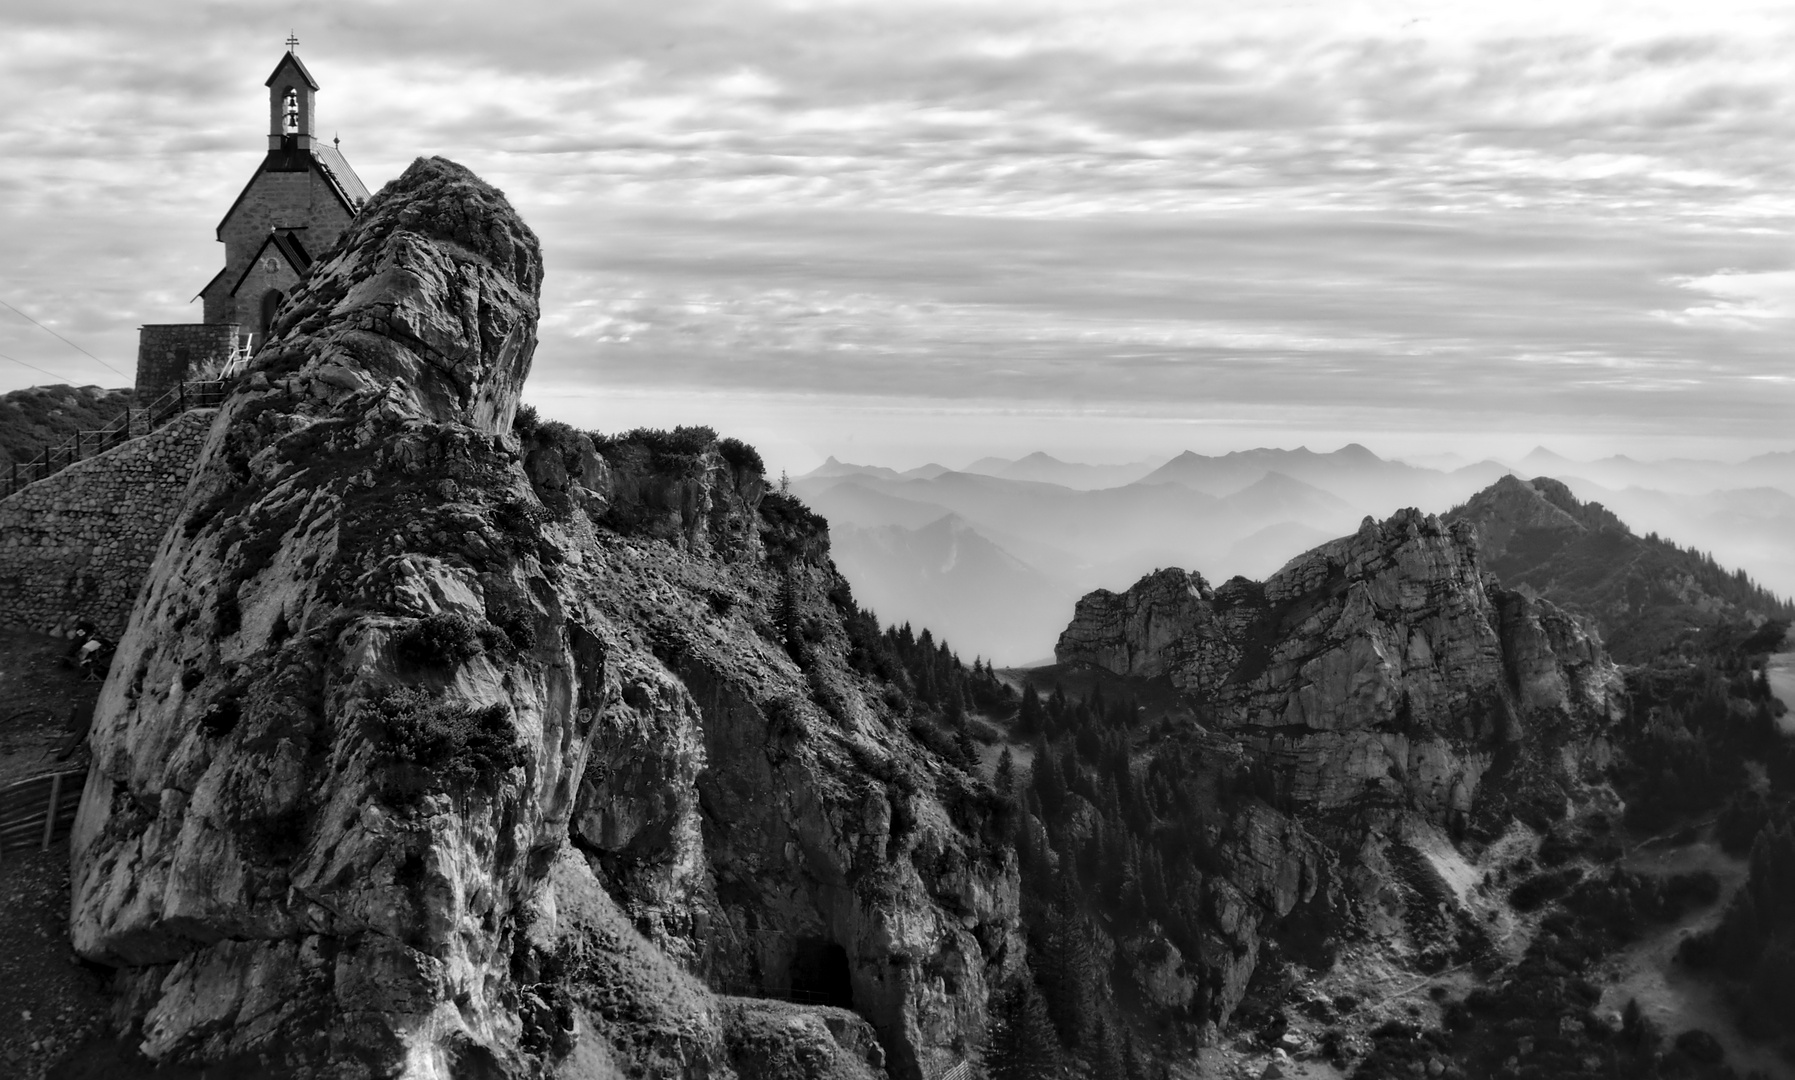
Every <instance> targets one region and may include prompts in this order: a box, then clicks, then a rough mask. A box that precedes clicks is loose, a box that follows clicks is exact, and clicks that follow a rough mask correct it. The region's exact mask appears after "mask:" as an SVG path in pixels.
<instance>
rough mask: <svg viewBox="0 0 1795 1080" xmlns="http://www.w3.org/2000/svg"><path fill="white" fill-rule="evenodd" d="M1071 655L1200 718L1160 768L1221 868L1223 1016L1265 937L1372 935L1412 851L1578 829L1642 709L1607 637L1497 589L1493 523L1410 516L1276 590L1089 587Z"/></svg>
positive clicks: (1216, 908)
mask: <svg viewBox="0 0 1795 1080" xmlns="http://www.w3.org/2000/svg"><path fill="white" fill-rule="evenodd" d="M1057 652H1058V659H1059V661H1060V663H1061V664H1062V665H1065V666H1069V667H1072V668H1079V667H1083V668H1087V669H1089V668H1094V669H1098V670H1100V671H1101V672H1104V673H1108V674H1110V675H1114V676H1120V677H1123V678H1126V679H1133V680H1154V681H1158V682H1159V683H1161V684H1166V685H1169V687H1170V688H1171V689H1172V690H1173V691H1175V692H1176V695H1177V697H1178V698H1179V700H1181V701H1182V702H1184V703H1185V708H1186V715H1187V717H1188V719H1187V721H1186V723H1185V724H1184V725H1183V726H1182V727H1177V728H1174V729H1172V730H1170V731H1168V732H1167V737H1166V738H1164V739H1162V740H1161V741H1160V742H1159V743H1158V744H1157V745H1156V746H1155V747H1154V755H1155V758H1156V761H1155V762H1154V765H1153V769H1154V771H1155V772H1156V773H1157V774H1159V775H1164V776H1166V777H1168V778H1169V782H1171V783H1174V784H1177V785H1180V786H1181V787H1183V789H1184V790H1186V791H1187V792H1188V793H1189V794H1188V796H1187V798H1186V802H1187V803H1188V804H1189V805H1192V806H1195V807H1198V808H1200V809H1199V811H1198V820H1196V821H1193V822H1192V823H1191V826H1192V828H1193V829H1195V830H1197V831H1198V832H1199V833H1200V834H1201V837H1202V841H1201V842H1202V844H1203V845H1204V847H1205V849H1206V850H1209V851H1211V852H1213V856H1212V866H1213V867H1214V869H1215V872H1214V873H1212V874H1210V875H1208V877H1207V878H1206V879H1205V880H1204V881H1203V882H1202V883H1201V884H1202V887H1203V889H1204V890H1206V891H1207V894H1208V895H1209V896H1210V897H1211V910H1212V912H1213V918H1211V919H1210V920H1209V922H1208V930H1207V931H1206V939H1205V941H1204V942H1203V948H1202V956H1201V957H1200V958H1199V962H1200V964H1201V965H1202V968H1203V971H1204V978H1203V982H1204V985H1205V992H1206V993H1207V994H1208V995H1209V1000H1210V1003H1211V1007H1210V1012H1209V1016H1210V1018H1211V1019H1216V1020H1223V1019H1225V1018H1226V1017H1227V1015H1228V1013H1229V1012H1230V1011H1231V1010H1232V1008H1233V1006H1234V1004H1235V1003H1236V1002H1238V1001H1239V1000H1240V998H1241V996H1242V995H1243V994H1244V993H1245V990H1246V986H1247V982H1248V981H1249V979H1250V978H1251V976H1252V974H1253V971H1254V966H1255V962H1256V958H1257V957H1258V955H1259V954H1260V951H1261V946H1262V945H1263V944H1264V942H1265V941H1267V940H1277V941H1279V942H1281V944H1282V947H1283V948H1284V949H1285V950H1286V951H1287V952H1288V951H1290V950H1303V949H1309V948H1312V947H1314V946H1315V945H1316V944H1317V943H1318V942H1320V941H1321V940H1322V939H1324V938H1326V937H1330V936H1337V935H1339V934H1340V933H1343V932H1348V931H1350V930H1351V929H1352V928H1353V927H1355V926H1357V927H1358V928H1360V929H1365V928H1366V927H1368V926H1369V925H1371V924H1372V923H1373V922H1375V921H1376V920H1375V918H1373V913H1374V912H1375V911H1376V910H1377V909H1378V907H1379V906H1380V905H1381V904H1382V903H1384V899H1385V898H1387V897H1388V896H1390V895H1394V893H1392V891H1391V890H1392V888H1393V886H1392V885H1391V883H1392V882H1393V881H1400V880H1401V879H1402V877H1403V873H1404V869H1403V868H1404V866H1407V865H1411V864H1412V865H1420V864H1421V860H1420V859H1419V857H1418V856H1414V855H1413V852H1412V851H1407V850H1405V849H1404V847H1403V845H1404V844H1405V843H1407V842H1406V841H1403V840H1402V839H1401V838H1402V837H1403V836H1404V835H1406V834H1410V833H1414V832H1415V831H1416V830H1420V832H1421V833H1424V834H1426V835H1429V836H1434V835H1439V834H1441V833H1445V834H1450V835H1456V836H1466V835H1467V834H1468V835H1471V836H1479V835H1482V836H1485V837H1488V836H1491V835H1493V834H1494V833H1496V832H1499V831H1501V829H1502V828H1504V827H1506V825H1507V823H1508V822H1509V821H1510V820H1512V818H1513V817H1514V816H1516V815H1517V814H1518V815H1519V816H1521V817H1522V818H1523V819H1526V820H1533V821H1536V822H1543V821H1544V820H1546V819H1548V818H1550V817H1553V816H1561V815H1562V814H1563V812H1564V807H1565V806H1566V804H1567V801H1569V800H1572V799H1575V798H1579V797H1581V795H1582V793H1583V792H1584V790H1585V785H1586V782H1587V781H1588V779H1589V777H1590V776H1591V775H1592V774H1593V773H1594V772H1595V771H1596V770H1597V769H1598V768H1599V767H1600V766H1601V765H1603V764H1604V763H1605V762H1606V760H1607V755H1608V753H1609V750H1608V731H1609V728H1610V726H1611V725H1612V724H1614V723H1616V722H1618V721H1619V720H1620V719H1621V716H1622V713H1623V684H1622V681H1621V678H1620V674H1619V671H1618V669H1617V668H1616V667H1615V665H1614V664H1613V663H1612V662H1611V661H1610V660H1609V658H1608V656H1607V654H1606V653H1605V652H1604V651H1603V649H1602V647H1601V644H1600V642H1599V640H1598V639H1596V638H1595V637H1594V636H1593V635H1592V634H1591V633H1590V632H1588V631H1587V630H1586V629H1585V628H1584V627H1583V626H1582V625H1580V624H1579V623H1578V622H1577V621H1576V620H1575V619H1573V618H1571V617H1570V616H1568V615H1566V614H1565V613H1564V612H1562V611H1560V610H1558V609H1557V608H1555V607H1553V606H1552V605H1551V604H1548V603H1545V602H1543V601H1540V600H1536V599H1532V598H1530V597H1528V596H1525V595H1523V594H1521V593H1517V592H1509V591H1505V590H1503V589H1501V588H1500V587H1499V586H1498V585H1497V584H1496V583H1495V582H1494V580H1493V579H1490V578H1488V577H1487V575H1486V574H1485V572H1484V570H1483V567H1482V564H1481V562H1480V561H1479V557H1478V546H1477V539H1476V530H1475V529H1474V528H1472V527H1471V526H1469V525H1464V524H1458V525H1450V526H1449V525H1446V524H1444V523H1442V522H1441V521H1440V520H1439V519H1437V518H1435V517H1433V516H1431V515H1423V514H1421V513H1419V512H1417V511H1413V510H1409V511H1403V512H1400V513H1398V514H1397V515H1395V516H1394V517H1392V518H1390V519H1389V520H1387V521H1384V522H1381V523H1380V522H1376V521H1373V520H1371V519H1369V518H1368V519H1366V520H1365V522H1364V523H1363V524H1362V525H1361V526H1360V528H1359V530H1358V532H1357V533H1355V534H1353V535H1351V536H1348V537H1344V538H1341V539H1339V540H1336V541H1333V542H1332V543H1329V544H1326V545H1323V546H1322V547H1319V548H1317V549H1315V550H1313V551H1311V552H1309V553H1307V554H1306V555H1303V556H1301V557H1299V558H1297V559H1295V560H1293V561H1292V562H1291V563H1290V564H1288V565H1287V566H1285V567H1284V569H1282V570H1280V571H1279V572H1278V573H1276V574H1274V575H1273V576H1272V577H1270V578H1269V579H1267V580H1266V581H1265V582H1263V583H1257V582H1251V581H1247V580H1245V579H1242V578H1235V579H1233V580H1231V581H1228V582H1226V583H1224V584H1222V585H1220V586H1217V587H1213V588H1212V587H1211V586H1210V585H1209V583H1208V582H1206V581H1205V580H1204V579H1203V578H1202V577H1201V576H1200V575H1198V574H1194V573H1188V572H1186V571H1183V570H1162V571H1159V572H1157V573H1154V574H1151V575H1148V576H1147V577H1145V578H1143V579H1142V580H1141V581H1140V582H1138V583H1137V584H1136V585H1135V586H1134V587H1133V588H1131V589H1129V590H1128V591H1127V592H1126V593H1121V594H1116V593H1111V592H1107V591H1099V592H1095V593H1092V594H1090V595H1089V596H1086V597H1085V598H1084V599H1082V600H1081V601H1079V603H1078V606H1077V610H1076V614H1075V615H1074V617H1073V620H1072V622H1071V624H1070V625H1069V626H1068V627H1067V629H1066V631H1065V633H1064V634H1063V635H1062V636H1061V638H1060V642H1059V646H1058V650H1057ZM1355 913H1356V914H1355ZM1428 917H1429V918H1432V916H1431V914H1430V915H1429V916H1428ZM1465 932H1467V933H1471V934H1475V931H1474V930H1472V929H1471V928H1465ZM1134 947H1139V945H1138V943H1135V945H1134ZM1444 947H1446V948H1451V947H1453V946H1452V943H1451V941H1450V935H1448V940H1447V942H1446V945H1445V946H1444ZM1159 985H1162V986H1163V985H1166V982H1165V980H1163V979H1160V981H1159ZM1144 989H1146V988H1144Z"/></svg>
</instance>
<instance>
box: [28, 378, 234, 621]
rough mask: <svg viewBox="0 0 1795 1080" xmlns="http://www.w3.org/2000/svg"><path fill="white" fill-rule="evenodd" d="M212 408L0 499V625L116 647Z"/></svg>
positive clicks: (195, 457)
mask: <svg viewBox="0 0 1795 1080" xmlns="http://www.w3.org/2000/svg"><path fill="white" fill-rule="evenodd" d="M217 413H218V410H217V409H196V410H194V411H192V412H188V413H183V414H182V415H180V416H179V417H176V418H175V419H174V420H172V421H170V422H169V423H167V424H165V425H163V426H162V427H160V428H157V429H156V430H155V431H152V432H150V433H149V434H148V435H142V436H139V437H138V438H135V439H132V440H131V441H129V442H126V443H123V444H121V445H119V446H116V447H114V448H112V449H111V450H108V451H107V452H106V453H104V454H100V455H99V456H97V457H92V458H88V459H87V460H86V461H78V462H76V463H75V464H73V465H70V466H69V467H68V468H66V469H63V470H62V471H61V472H59V473H56V474H55V475H53V476H48V477H45V478H44V479H42V480H39V481H38V482H37V483H35V484H30V485H28V486H26V487H24V488H22V489H20V490H19V491H18V492H17V493H15V494H14V495H12V496H10V497H9V498H6V499H0V625H4V626H12V627H18V628H21V629H29V630H37V631H47V632H51V633H60V632H62V631H64V630H67V629H69V628H70V627H72V626H74V624H75V621H76V620H77V619H81V618H87V619H92V620H93V621H94V623H95V624H96V625H98V626H99V627H100V632H101V633H103V634H105V635H107V636H108V637H111V638H114V639H116V638H117V637H118V635H119V634H121V633H122V632H123V631H124V628H125V621H126V620H127V619H128V618H130V615H131V605H132V604H134V603H136V601H137V592H138V590H139V589H140V588H141V587H142V585H143V580H144V578H145V576H147V574H148V573H149V568H150V563H151V562H153V561H154V560H155V557H156V551H157V549H158V548H160V547H161V546H162V537H163V534H164V533H166V532H168V529H169V527H170V526H171V525H172V524H174V518H175V514H176V513H177V512H178V510H179V509H180V505H181V497H182V495H183V493H184V492H185V491H186V489H187V482H188V480H189V479H190V478H191V477H192V475H193V465H194V462H195V461H196V460H198V458H199V451H200V446H201V445H202V444H203V443H204V442H205V438H206V432H207V431H208V430H209V429H210V428H211V426H212V418H213V417H214V416H216V415H217Z"/></svg>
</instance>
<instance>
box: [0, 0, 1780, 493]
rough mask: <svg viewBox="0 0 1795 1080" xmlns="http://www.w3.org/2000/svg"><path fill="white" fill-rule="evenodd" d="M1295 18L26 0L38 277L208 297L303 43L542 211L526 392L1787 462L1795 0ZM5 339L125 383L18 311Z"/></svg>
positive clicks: (348, 116) (91, 326)
mask: <svg viewBox="0 0 1795 1080" xmlns="http://www.w3.org/2000/svg"><path fill="white" fill-rule="evenodd" d="M1260 7H1261V5H1253V4H1239V3H1228V4H1221V3H1210V2H1192V0H1164V2H1141V3H1114V4H1097V3H1084V4H1030V3H1021V2H1018V0H1000V2H994V3H990V4H978V3H969V2H964V0H960V2H953V3H942V4H925V3H917V2H910V0H887V2H885V3H877V4H874V3H808V4H775V3H758V2H753V0H729V2H727V3H717V4H699V3H681V2H666V0H657V2H653V3H648V2H632V3H619V4H596V3H592V2H590V0H577V2H563V3H545V4H535V3H512V4H494V3H468V2H456V0H423V2H415V0H398V2H387V3H367V2H358V3H352V4H337V3H328V2H312V3H308V4H303V5H291V4H284V5H277V4H251V3H224V2H212V3H154V4H146V3H142V2H141V0H132V2H124V0H117V2H106V3H94V2H85V0H55V2H53V3H52V2H40V0H25V2H23V3H21V2H19V0H14V2H12V3H8V4H6V5H5V6H4V10H3V11H0V101H4V102H6V109H5V112H4V114H3V115H0V237H4V239H3V240H0V251H3V252H4V253H5V257H4V258H3V259H0V300H4V301H5V302H6V303H7V304H10V305H13V306H14V307H17V308H18V309H20V310H21V311H24V312H26V313H28V314H29V315H30V316H32V317H34V318H36V319H38V320H39V321H41V322H43V323H45V324H46V325H48V326H50V327H52V328H53V329H55V330H56V331H57V332H58V333H60V334H62V335H63V336H65V337H67V338H68V339H70V340H71V341H73V342H75V343H77V344H79V345H80V346H82V347H83V348H85V349H87V350H88V351H90V352H92V353H94V354H96V355H97V356H99V357H101V358H103V359H105V360H106V361H108V362H109V363H111V364H112V365H113V366H114V367H115V368H117V369H118V370H119V371H121V372H124V373H126V375H128V374H129V373H130V372H131V371H132V369H133V365H134V363H135V350H136V327H137V326H138V325H139V324H141V323H145V322H181V321H190V320H197V319H198V318H199V314H200V312H199V306H198V305H197V304H189V302H188V301H189V298H190V297H192V296H193V295H194V294H195V293H197V292H198V291H199V289H200V287H201V286H202V285H204V284H205V283H206V281H207V280H208V279H209V278H210V277H211V276H212V274H213V273H215V272H216V270H217V268H218V267H219V266H220V265H222V259H223V248H222V246H221V245H219V244H217V243H216V242H215V241H214V240H213V238H212V230H213V227H214V226H215V224H216V223H217V220H218V218H219V217H220V216H221V215H222V214H223V212H224V210H225V209H226V208H227V207H228V206H229V204H230V202H231V200H232V199H233V198H234V197H235V195H236V193H237V191H238V190H239V189H240V188H241V187H242V185H243V184H244V182H245V181H246V180H247V179H248V177H249V175H250V173H251V172H252V170H253V169H254V168H255V166H256V164H257V162H258V161H259V160H260V157H261V154H262V152H263V148H264V146H265V141H264V135H265V125H266V117H267V112H266V103H265V95H266V91H265V89H264V88H263V86H262V81H263V80H264V79H265V78H266V77H267V75H268V72H269V71H270V70H271V69H272V68H273V66H274V64H275V62H276V60H278V58H279V56H280V54H281V51H282V49H283V46H282V44H281V42H282V40H283V39H284V38H285V37H286V35H287V32H288V30H289V29H292V30H294V31H296V32H297V34H298V36H299V38H300V42H301V44H300V46H299V54H300V55H301V56H302V57H303V58H304V59H305V61H306V63H307V65H308V66H309V67H310V68H311V70H312V72H313V74H314V75H315V76H316V78H317V79H318V81H319V83H320V84H321V85H322V90H321V91H320V93H319V95H318V116H319V121H320V124H321V126H322V130H323V132H324V134H325V135H326V136H327V137H328V136H329V135H331V134H340V135H341V137H342V148H343V152H344V154H345V155H346V156H347V157H348V159H349V161H350V162H351V164H352V165H353V166H354V167H355V168H356V170H357V171H358V172H359V173H360V174H361V176H362V178H363V180H364V181H366V182H367V184H368V186H369V187H370V188H377V187H379V186H380V185H381V184H383V183H385V182H386V181H387V180H390V179H391V178H392V177H393V176H395V175H397V173H398V172H399V171H400V170H401V169H402V168H403V167H404V165H405V164H406V163H407V162H408V161H409V160H410V159H411V158H412V157H414V156H416V155H419V154H443V155H446V156H448V157H451V158H454V159H455V160H458V161H460V162H462V163H464V164H466V165H468V166H470V167H471V168H473V169H474V170H476V171H477V172H479V173H480V174H481V175H483V176H485V177H486V178H487V179H488V180H490V181H492V182H493V183H495V184H497V185H498V186H500V187H501V188H503V189H504V190H505V191H506V193H507V194H508V195H509V196H510V197H511V199H512V201H513V202H514V203H515V204H516V205H517V206H518V208H519V209H520V211H521V212H522V213H523V215H524V217H525V218H526V220H528V221H529V222H530V224H531V225H532V226H533V227H534V228H535V229H536V231H537V232H538V234H539V235H540V236H541V237H542V239H543V244H544V249H545V257H546V260H547V264H548V272H547V283H546V285H545V295H544V305H543V333H542V347H541V349H540V350H539V351H538V353H537V360H536V369H535V373H534V374H533V376H532V377H531V381H530V384H529V387H528V389H527V391H526V397H527V398H529V399H531V400H534V401H536V402H537V403H538V404H539V405H540V406H541V407H542V408H543V410H544V411H545V412H546V413H548V414H550V415H557V416H561V417H564V418H566V419H569V420H571V421H574V422H576V423H580V424H582V425H585V426H593V427H600V428H604V429H606V430H614V429H617V428H624V427H630V426H635V425H636V424H639V423H648V424H655V425H663V424H670V423H678V422H709V423H712V424H713V425H715V426H717V427H719V428H721V429H724V430H726V431H729V432H733V433H736V434H741V435H744V436H746V437H749V438H751V439H753V440H754V441H757V442H759V443H761V444H762V445H763V447H765V448H766V449H767V450H768V451H769V457H771V458H772V459H773V460H774V462H775V464H776V465H785V466H787V467H790V468H791V469H792V470H793V471H794V472H795V471H798V470H800V469H805V468H809V467H810V466H811V465H814V464H815V463H816V461H818V460H820V458H821V457H822V455H824V454H828V453H834V454H837V455H839V456H842V457H847V458H857V459H873V460H879V461H881V462H886V463H893V464H917V463H920V462H922V461H925V460H929V459H931V458H933V459H940V460H942V461H943V462H944V463H946V464H949V465H960V464H964V463H965V461H966V460H968V459H970V458H971V457H976V456H978V455H980V454H983V453H987V452H1001V453H1010V454H1019V453H1022V452H1026V451H1027V450H1030V449H1036V448H1041V449H1046V450H1049V451H1051V452H1056V453H1059V454H1061V455H1062V456H1074V457H1082V458H1084V459H1086V460H1100V459H1101V460H1127V459H1130V458H1135V457H1141V456H1146V455H1148V454H1163V455H1170V454H1171V453H1174V452H1176V451H1178V450H1181V449H1185V448H1194V449H1198V450H1205V451H1215V450H1225V449H1230V448H1239V447H1245V446H1250V445H1256V444H1262V443H1263V444H1276V445H1286V446H1294V445H1297V444H1299V443H1307V444H1308V445H1310V446H1311V447H1313V448H1316V449H1332V448H1333V447H1335V446H1338V445H1339V444H1340V443H1342V442H1344V441H1347V440H1350V439H1356V440H1358V441H1361V442H1364V443H1366V444H1367V445H1369V446H1371V447H1372V448H1373V449H1376V450H1380V451H1382V452H1385V453H1392V452H1409V451H1418V450H1426V449H1436V448H1437V449H1444V450H1459V451H1462V452H1470V453H1485V452H1505V453H1509V454H1513V455H1515V456H1518V455H1519V453H1521V452H1524V451H1525V450H1526V449H1527V447H1528V446H1530V445H1531V444H1532V443H1534V442H1540V441H1543V442H1546V443H1547V444H1548V445H1551V446H1553V447H1554V448H1556V449H1559V450H1561V451H1564V452H1567V453H1571V454H1573V455H1575V454H1584V453H1598V452H1605V451H1609V450H1624V451H1628V452H1632V453H1636V454H1641V455H1643V456H1647V457H1655V456H1664V455H1665V454H1668V453H1673V452H1676V453H1686V452H1698V453H1704V454H1707V455H1710V456H1736V457H1743V456H1745V455H1747V454H1749V453H1753V452H1757V451H1761V450H1768V449H1789V448H1791V447H1795V429H1792V427H1791V420H1792V419H1795V363H1792V360H1791V345H1792V344H1795V337H1792V335H1791V330H1792V329H1795V242H1792V239H1795V238H1792V236H1791V233H1792V231H1795V5H1792V4H1789V3H1788V2H1787V0H1779V2H1775V3H1747V2H1733V0H1701V2H1693V0H1691V2H1679V3H1672V4H1662V3H1661V4H1651V3H1640V2H1625V3H1612V4H1592V3H1580V2H1575V0H1549V2H1539V0H1519V2H1515V0H1505V2H1503V3H1500V4H1492V3H1488V2H1487V0H1482V2H1476V3H1438V2H1426V0H1387V2H1364V3H1352V2H1348V0H1329V2H1324V3H1303V2H1294V3H1284V4H1279V5H1276V6H1275V7H1268V8H1267V10H1259V8H1260ZM295 20H296V21H295ZM0 353H4V354H5V355H6V356H7V357H9V358H10V359H8V360H0V389H11V388H14V387H18V386H25V385H31V384H33V383H41V382H46V381H51V379H50V377H49V376H48V375H46V374H43V373H42V372H39V371H36V370H33V369H32V368H30V367H26V366H23V365H25V364H29V365H34V366H35V367H36V368H41V369H44V371H47V372H52V373H54V374H55V375H56V376H58V377H59V380H58V381H61V380H67V381H75V382H83V383H86V382H97V383H101V384H105V385H120V384H122V383H124V382H127V381H128V379H121V378H120V377H119V376H118V375H116V374H114V373H113V372H111V371H108V370H106V369H104V368H102V367H100V366H99V365H97V364H96V363H94V362H93V361H91V360H89V359H87V358H86V357H85V356H83V355H82V354H81V353H79V352H77V351H75V350H74V349H73V348H70V347H69V346H67V345H64V344H62V343H61V342H60V341H58V340H56V339H55V338H54V337H51V336H50V335H49V334H47V333H45V332H43V331H41V330H39V329H37V328H36V327H34V326H32V325H31V324H30V323H29V322H26V321H25V320H24V319H22V318H20V317H19V316H17V315H14V314H13V313H12V312H11V311H7V310H5V309H3V308H0ZM16 361H22V362H23V364H21V363H18V362H16Z"/></svg>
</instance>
